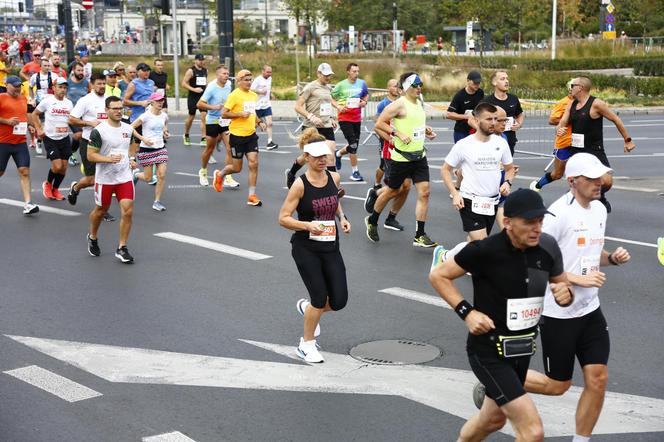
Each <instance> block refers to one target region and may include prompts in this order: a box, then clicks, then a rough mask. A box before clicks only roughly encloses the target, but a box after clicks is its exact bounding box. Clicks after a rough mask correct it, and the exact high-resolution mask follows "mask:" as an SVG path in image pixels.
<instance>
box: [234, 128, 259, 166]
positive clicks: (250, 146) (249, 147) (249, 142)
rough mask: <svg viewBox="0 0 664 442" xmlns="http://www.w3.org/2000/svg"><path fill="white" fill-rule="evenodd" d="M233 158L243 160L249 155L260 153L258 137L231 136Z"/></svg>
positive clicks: (254, 135)
mask: <svg viewBox="0 0 664 442" xmlns="http://www.w3.org/2000/svg"><path fill="white" fill-rule="evenodd" d="M230 145H231V156H232V157H233V158H235V159H236V160H240V159H242V157H243V156H245V155H246V154H248V153H251V152H256V153H258V135H256V134H252V135H249V136H246V137H242V136H239V135H233V134H231V136H230Z"/></svg>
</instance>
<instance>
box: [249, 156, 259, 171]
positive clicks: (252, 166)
mask: <svg viewBox="0 0 664 442" xmlns="http://www.w3.org/2000/svg"><path fill="white" fill-rule="evenodd" d="M257 169H258V159H255V160H249V170H251V171H252V172H254V171H256V170H257Z"/></svg>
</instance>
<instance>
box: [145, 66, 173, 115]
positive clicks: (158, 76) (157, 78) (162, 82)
mask: <svg viewBox="0 0 664 442" xmlns="http://www.w3.org/2000/svg"><path fill="white" fill-rule="evenodd" d="M150 80H152V81H154V85H155V87H156V88H157V90H156V91H155V92H161V94H162V95H163V96H164V97H168V91H169V90H170V89H171V86H170V85H169V84H168V73H166V72H164V60H162V59H160V58H157V59H156V60H155V61H154V69H153V70H152V71H150ZM163 109H164V112H166V111H167V110H168V98H166V99H165V100H164V107H163Z"/></svg>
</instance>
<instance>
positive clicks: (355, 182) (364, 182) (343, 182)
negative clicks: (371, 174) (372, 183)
mask: <svg viewBox="0 0 664 442" xmlns="http://www.w3.org/2000/svg"><path fill="white" fill-rule="evenodd" d="M339 184H367V182H366V181H340V182H339Z"/></svg>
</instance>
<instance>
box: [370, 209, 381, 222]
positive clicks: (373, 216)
mask: <svg viewBox="0 0 664 442" xmlns="http://www.w3.org/2000/svg"><path fill="white" fill-rule="evenodd" d="M379 217H380V212H376V211H375V210H374V211H373V213H372V214H371V215H369V224H373V225H377V224H378V218H379Z"/></svg>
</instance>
